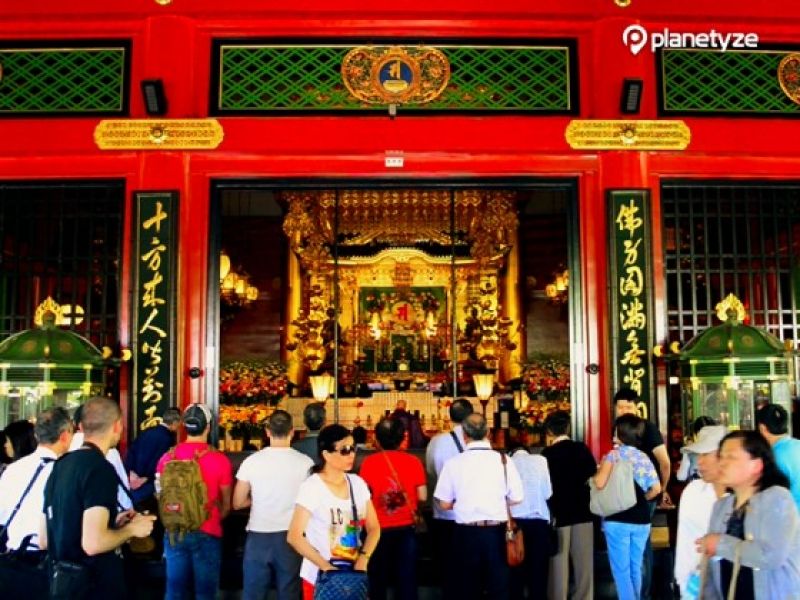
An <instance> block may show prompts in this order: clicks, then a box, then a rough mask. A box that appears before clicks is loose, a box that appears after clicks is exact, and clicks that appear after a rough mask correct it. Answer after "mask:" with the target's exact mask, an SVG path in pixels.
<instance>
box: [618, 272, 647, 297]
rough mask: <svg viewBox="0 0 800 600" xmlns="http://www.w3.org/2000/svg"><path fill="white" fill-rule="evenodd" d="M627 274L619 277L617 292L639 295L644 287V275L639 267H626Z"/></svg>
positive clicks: (625, 294) (626, 294) (624, 294)
mask: <svg viewBox="0 0 800 600" xmlns="http://www.w3.org/2000/svg"><path fill="white" fill-rule="evenodd" d="M626 273H627V275H626V276H625V277H620V278H619V293H620V295H621V296H640V295H641V294H642V289H643V288H644V277H643V276H642V269H641V268H640V267H628V268H627V269H626Z"/></svg>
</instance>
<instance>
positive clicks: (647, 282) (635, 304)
mask: <svg viewBox="0 0 800 600" xmlns="http://www.w3.org/2000/svg"><path fill="white" fill-rule="evenodd" d="M608 204H609V208H610V214H609V220H608V222H609V226H610V229H611V235H610V247H609V254H610V265H609V280H610V288H611V328H610V331H611V345H612V348H611V350H612V357H613V360H614V369H613V383H614V390H615V391H616V390H618V389H619V388H623V387H629V388H631V389H633V390H635V391H636V392H637V393H638V394H639V397H640V399H641V402H640V403H639V406H638V411H639V415H640V416H641V417H644V418H646V419H650V418H651V415H653V414H654V407H653V368H652V364H651V362H650V348H651V347H652V339H653V336H652V331H653V317H652V315H653V284H652V256H651V253H650V241H651V240H650V192H649V191H648V190H610V191H609V192H608Z"/></svg>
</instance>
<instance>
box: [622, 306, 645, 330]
mask: <svg viewBox="0 0 800 600" xmlns="http://www.w3.org/2000/svg"><path fill="white" fill-rule="evenodd" d="M619 321H620V325H621V326H622V329H623V330H625V331H627V330H628V329H644V328H645V326H646V325H647V316H646V315H645V314H644V304H642V302H641V300H639V299H638V298H634V299H633V300H632V301H631V302H630V303H627V302H623V303H622V311H621V312H620V313H619Z"/></svg>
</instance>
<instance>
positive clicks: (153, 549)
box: [0, 389, 800, 600]
mask: <svg viewBox="0 0 800 600" xmlns="http://www.w3.org/2000/svg"><path fill="white" fill-rule="evenodd" d="M637 403H638V398H637V397H636V395H635V393H633V392H632V391H631V390H628V389H623V390H620V391H619V392H618V393H617V395H616V396H615V409H616V413H617V418H616V420H615V423H614V427H613V433H614V440H613V448H612V450H610V451H609V452H608V453H607V454H606V455H605V456H604V457H603V458H602V460H601V461H600V463H599V466H598V464H597V463H596V461H595V458H594V456H593V455H592V453H591V452H590V450H589V449H588V447H587V446H586V445H585V444H583V443H582V442H580V441H576V440H573V439H571V437H570V433H571V432H570V423H571V420H570V416H569V414H568V413H565V412H556V413H554V414H552V415H550V416H549V417H548V418H547V420H546V422H545V430H546V442H547V446H546V448H544V450H543V451H541V452H540V453H532V452H531V451H530V449H529V448H526V447H524V446H522V445H521V444H520V443H518V441H516V440H512V441H511V443H510V444H509V450H508V452H507V453H505V452H497V451H494V450H493V449H492V446H491V444H490V441H489V439H488V427H487V423H486V419H485V418H484V417H483V416H482V415H481V414H479V413H475V412H473V407H472V405H471V403H470V402H469V401H468V400H466V399H464V398H460V399H457V400H456V401H455V402H453V404H452V405H451V407H450V417H451V419H452V422H453V424H454V425H455V426H454V428H453V430H452V431H449V432H444V433H440V434H438V435H437V436H435V437H433V439H431V440H430V442H429V443H428V444H427V448H426V452H425V460H424V463H423V461H422V460H421V459H420V458H417V456H416V455H414V454H411V453H409V452H408V451H406V448H408V447H409V445H410V444H409V442H410V436H411V432H409V430H408V429H407V425H406V421H407V419H405V418H404V416H405V415H404V414H403V411H402V410H399V411H397V412H396V413H394V414H391V415H389V416H387V417H385V418H384V419H382V420H381V421H380V422H378V423H377V425H376V426H375V440H376V448H375V449H369V448H367V447H366V444H365V442H364V440H363V437H362V432H361V431H355V432H351V431H350V430H348V429H347V428H345V427H343V426H342V425H339V424H331V425H327V426H326V424H325V422H326V412H325V406H324V404H320V403H312V404H309V405H308V406H307V407H306V409H305V412H304V415H303V420H304V423H305V425H306V428H307V432H308V433H307V435H306V436H305V437H304V438H303V440H301V441H300V442H295V443H294V444H292V440H293V437H294V433H295V432H294V424H293V422H292V417H291V415H289V413H287V412H286V411H284V410H275V411H274V412H273V413H272V414H271V415H270V417H269V419H268V422H267V426H266V434H267V436H268V438H269V446H268V447H266V448H265V449H263V450H260V451H258V452H255V453H253V454H251V455H249V456H248V457H247V458H246V459H245V460H244V461H243V462H242V463H241V465H240V466H239V467H238V469H237V471H236V474H235V477H234V475H233V472H232V464H231V462H230V460H229V458H228V456H227V455H225V454H224V453H222V452H219V451H217V450H216V449H215V448H213V447H212V446H211V445H209V434H210V432H211V430H212V428H213V427H214V426H215V419H214V415H213V414H212V412H211V411H210V410H209V409H208V408H207V407H206V406H204V405H200V404H193V405H191V406H189V407H188V408H187V409H186V410H185V411H184V413H183V414H181V413H180V412H179V411H177V410H176V409H168V410H167V411H166V412H165V413H164V415H163V416H162V422H161V424H160V425H158V426H156V427H154V428H151V429H149V430H147V431H146V432H143V433H142V434H140V435H139V436H138V437H137V438H136V440H135V441H134V443H133V444H132V445H131V447H130V448H129V449H128V452H127V455H126V460H125V462H124V466H123V463H122V457H121V456H120V455H119V452H118V451H117V450H116V446H117V444H118V442H119V440H120V437H121V435H122V429H123V424H122V413H121V411H120V408H119V406H118V405H117V404H116V403H115V402H113V401H111V400H109V399H105V398H92V399H90V400H89V401H88V402H87V403H86V404H85V405H83V407H82V410H81V411H79V412H78V414H77V416H75V415H73V416H72V417H71V416H70V415H69V414H68V413H67V411H66V410H64V409H62V408H53V409H50V410H47V411H44V412H43V413H41V414H40V415H39V416H38V417H37V419H36V421H35V425H32V424H31V423H28V422H27V421H20V422H16V423H12V424H10V425H9V426H8V427H7V428H6V429H5V430H4V431H3V434H4V440H3V453H2V458H3V460H2V466H1V467H0V468H2V471H0V546H2V551H3V554H2V555H0V590H2V595H3V596H4V597H5V596H6V595H7V596H8V597H24V598H27V599H30V600H37V599H38V598H54V599H61V598H64V599H66V598H70V599H71V600H72V599H78V600H80V599H95V598H97V599H99V598H103V599H106V598H115V599H120V600H122V599H124V598H125V597H126V594H127V590H126V583H125V582H126V576H125V572H124V560H123V549H124V550H125V553H129V552H131V551H133V548H135V547H137V546H138V547H141V548H145V549H146V551H147V552H150V553H156V554H157V555H161V554H162V552H163V558H164V561H165V566H166V569H165V571H166V598H167V599H168V600H178V599H182V598H198V599H212V598H216V597H217V592H218V588H219V581H220V569H221V564H222V545H221V538H222V520H223V519H224V518H225V516H226V515H227V514H228V513H229V511H230V510H231V509H249V518H248V521H247V526H246V532H247V534H246V541H245V546H244V556H243V598H244V599H245V600H251V599H253V600H254V599H258V600H262V599H264V598H266V597H267V594H268V593H269V590H270V589H275V590H276V591H277V597H278V598H279V600H288V599H292V600H297V599H299V598H301V597H302V598H303V599H304V600H312V599H313V598H316V597H341V596H337V595H336V594H337V593H340V592H335V591H332V590H335V589H345V588H346V589H349V590H350V591H351V592H353V591H354V590H360V592H359V593H361V596H360V597H363V598H366V597H367V596H368V597H369V598H371V599H372V600H383V599H385V598H388V597H394V598H397V599H399V600H415V599H416V598H417V572H416V568H417V564H418V560H417V559H418V546H417V543H418V533H419V532H420V531H421V530H423V529H424V527H425V526H426V524H425V519H424V518H423V517H422V515H421V512H420V506H421V505H422V503H424V502H426V500H427V499H428V494H429V492H430V493H431V495H432V506H433V520H432V522H431V523H430V526H431V529H430V535H431V537H432V539H433V543H434V547H435V552H434V558H435V559H436V560H437V567H438V568H439V573H440V574H441V576H442V577H441V583H442V595H443V597H444V598H458V599H459V600H461V599H469V598H475V599H476V600H477V599H478V598H492V599H503V598H509V599H513V600H517V599H524V598H528V599H544V598H548V599H552V600H566V598H568V597H570V598H575V599H580V600H582V599H584V598H586V599H588V598H593V597H594V593H595V591H594V583H593V580H594V567H595V565H594V548H595V540H594V524H595V523H596V522H597V521H598V515H600V517H601V518H600V524H601V529H602V531H603V534H604V537H605V543H606V546H607V548H608V558H609V564H610V567H611V572H612V576H613V579H614V583H615V587H616V591H617V596H618V598H620V599H621V600H639V599H640V598H641V599H645V598H649V597H650V596H649V592H647V586H648V577H649V573H651V572H652V571H651V570H650V571H649V570H648V569H649V567H648V564H650V563H648V558H647V556H648V550H647V547H648V544H649V542H650V528H651V522H652V518H653V511H654V510H655V507H656V506H657V505H659V506H662V507H671V506H673V504H672V500H671V498H670V497H669V496H668V495H667V494H666V492H665V486H666V483H667V482H668V481H669V473H670V472H671V465H670V463H669V457H668V455H667V454H666V450H665V447H664V442H663V438H662V437H661V434H660V433H659V432H658V429H657V428H656V427H655V426H654V425H653V424H652V423H650V422H648V421H646V420H644V419H642V418H640V417H639V416H637V414H636V410H637ZM788 419H789V415H788V414H787V413H786V411H785V410H784V409H783V408H782V407H780V406H777V405H772V404H767V405H764V406H762V407H760V408H759V409H758V411H757V413H756V426H757V428H758V430H757V431H732V432H728V430H727V428H726V427H724V426H722V425H717V424H715V423H714V422H713V421H712V420H710V419H708V418H707V417H702V418H700V419H698V421H697V422H696V429H695V435H694V439H693V441H691V443H689V444H687V445H686V446H685V447H684V449H683V454H684V457H683V461H684V462H685V463H687V465H688V466H686V467H685V468H683V469H682V472H683V475H684V477H685V478H686V479H687V480H688V484H687V485H686V487H685V489H684V490H683V492H682V494H681V496H680V501H679V503H678V518H677V522H678V532H677V542H676V546H675V571H674V577H675V583H676V587H677V589H678V590H680V593H681V597H682V598H687V599H688V598H697V597H700V596H701V595H702V597H703V598H706V599H719V600H721V599H722V598H730V597H733V596H732V595H735V597H736V598H738V599H739V600H741V599H746V598H753V599H756V600H772V599H774V598H800V518H799V516H798V506H800V503H799V502H798V501H799V499H800V441H798V440H795V439H794V438H792V437H791V436H790V435H789V434H788ZM73 421H74V422H73ZM181 426H182V427H183V432H184V434H185V440H184V441H182V442H180V443H176V442H177V436H176V434H177V433H178V432H179V430H180V427H181ZM357 458H358V459H360V464H359V465H358V467H357V468H356V462H357ZM590 483H591V485H590ZM626 490H630V491H626ZM601 495H602V496H603V498H604V500H602V502H601V501H600V499H599V498H600V496H601ZM676 497H677V496H676ZM609 498H611V499H612V500H613V501H612V502H611V504H613V505H615V506H616V505H619V506H617V508H614V509H613V510H606V509H605V508H602V506H601V505H602V504H603V503H608V502H609ZM598 507H600V508H598ZM592 510H594V511H595V512H596V513H597V514H593V513H592ZM512 520H513V522H514V523H515V525H514V527H511V526H510V524H511V523H512ZM515 527H516V528H518V531H520V532H521V535H522V540H523V545H524V558H522V559H521V560H520V561H518V562H519V564H517V561H515V562H513V563H512V564H510V563H509V559H508V557H507V548H506V544H507V540H508V539H509V538H508V536H507V533H508V532H509V531H511V530H514V528H515ZM154 528H155V529H154ZM337 585H338V586H344V587H339V588H337V587H336V586H337ZM390 589H391V590H393V593H392V594H391V595H390V593H389V590H390ZM331 594H333V595H331Z"/></svg>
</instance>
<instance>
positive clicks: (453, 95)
mask: <svg viewBox="0 0 800 600" xmlns="http://www.w3.org/2000/svg"><path fill="white" fill-rule="evenodd" d="M436 47H437V48H439V49H440V50H442V51H443V52H444V53H445V54H446V55H447V57H448V59H449V60H450V67H451V71H452V74H451V78H450V83H449V85H448V87H447V88H446V89H445V91H444V92H443V94H442V95H441V96H440V97H439V98H438V99H437V100H436V101H435V102H432V103H430V104H426V105H408V106H406V107H404V110H418V109H425V110H442V111H464V110H466V111H470V110H476V111H485V110H490V111H491V110H496V111H503V110H516V111H519V110H523V111H549V112H568V111H570V110H572V108H573V106H572V94H571V90H570V52H569V48H567V47H503V46H491V47H468V46H459V47H447V46H436ZM350 49H351V46H347V47H343V46H235V45H222V46H220V65H221V66H220V77H219V81H220V86H219V90H218V94H217V100H216V102H217V106H218V111H219V112H226V111H232V112H236V111H247V112H250V111H304V110H332V111H348V110H376V111H378V110H380V111H383V110H386V108H385V107H384V106H379V105H368V104H363V103H361V102H359V101H357V100H356V99H355V98H353V97H352V96H351V95H350V94H349V92H348V91H347V89H346V88H345V86H344V84H343V83H342V76H341V65H342V59H343V58H344V56H345V54H347V52H348V51H349V50H350Z"/></svg>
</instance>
